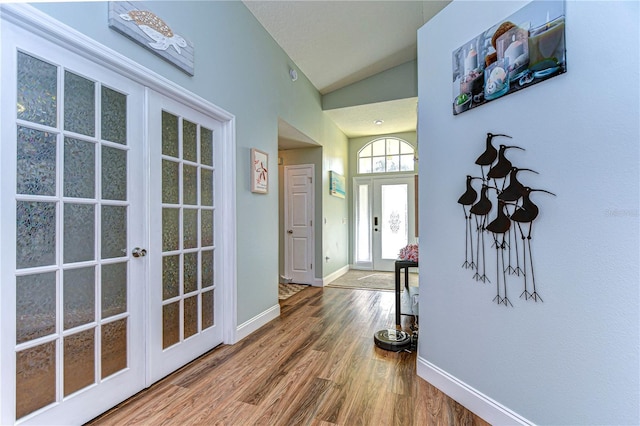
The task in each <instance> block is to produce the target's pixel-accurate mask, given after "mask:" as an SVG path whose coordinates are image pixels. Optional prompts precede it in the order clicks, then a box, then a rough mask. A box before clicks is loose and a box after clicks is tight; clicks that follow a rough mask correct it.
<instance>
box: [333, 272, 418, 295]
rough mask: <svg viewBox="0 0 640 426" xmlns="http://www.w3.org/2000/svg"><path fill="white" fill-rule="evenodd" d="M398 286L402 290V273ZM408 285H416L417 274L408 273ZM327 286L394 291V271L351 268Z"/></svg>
mask: <svg viewBox="0 0 640 426" xmlns="http://www.w3.org/2000/svg"><path fill="white" fill-rule="evenodd" d="M400 280H401V281H400V284H401V285H400V288H401V290H402V291H404V274H402V275H401V276H400ZM409 285H410V286H412V287H417V286H418V274H416V273H413V272H412V273H410V274H409ZM327 286H328V287H342V288H357V289H365V290H388V291H395V289H396V280H395V272H382V271H363V270H357V269H351V270H349V272H347V273H346V274H344V275H342V276H341V277H339V278H337V279H336V280H335V281H332V282H331V283H329V284H328V285H327Z"/></svg>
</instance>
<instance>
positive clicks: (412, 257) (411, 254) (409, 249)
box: [398, 244, 418, 263]
mask: <svg viewBox="0 0 640 426" xmlns="http://www.w3.org/2000/svg"><path fill="white" fill-rule="evenodd" d="M398 258H399V259H400V260H408V261H410V262H416V263H417V262H418V245H417V244H409V245H407V246H406V247H403V248H401V249H400V253H399V254H398Z"/></svg>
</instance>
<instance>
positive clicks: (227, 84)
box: [34, 1, 348, 324]
mask: <svg viewBox="0 0 640 426" xmlns="http://www.w3.org/2000/svg"><path fill="white" fill-rule="evenodd" d="M34 6H35V7H37V8H38V9H40V10H42V11H44V12H45V13H47V14H49V15H51V16H52V17H54V18H55V19H58V20H59V21H61V22H63V23H65V24H67V25H69V26H71V27H73V28H75V29H76V30H78V31H80V32H82V33H84V34H86V35H87V36H89V37H91V38H93V39H95V40H96V41H98V42H99V43H102V44H104V45H106V46H108V47H110V48H112V49H114V50H116V51H118V52H119V53H121V54H123V55H125V56H127V57H129V58H131V59H133V60H134V61H136V62H138V63H140V64H141V65H142V66H144V67H147V68H149V69H151V70H153V71H154V72H156V73H158V74H160V75H162V76H164V77H166V78H168V79H169V80H172V81H174V82H175V83H176V84H178V85H180V86H182V87H184V88H185V89H187V90H189V91H191V92H193V93H195V94H197V95H199V96H201V97H203V98H204V99H207V100H208V101H210V102H212V103H213V104H215V105H218V106H220V107H222V108H224V109H225V110H227V111H229V112H230V113H232V114H234V115H235V117H236V143H237V152H236V155H237V164H236V169H237V175H236V179H237V194H236V197H237V201H236V202H237V206H236V207H237V236H238V246H237V254H238V271H237V279H238V283H237V301H238V306H237V309H238V314H237V322H238V324H242V323H243V322H245V321H247V320H249V319H251V318H253V317H255V316H256V315H259V314H260V313H262V312H264V311H266V310H267V309H270V308H271V307H273V306H274V305H276V304H277V303H278V286H277V282H278V269H279V268H278V250H276V249H275V248H276V247H277V246H278V175H277V173H274V174H272V175H271V176H272V180H271V182H270V188H269V193H268V194H266V195H259V194H253V193H251V192H250V182H249V152H250V149H251V148H258V149H261V150H263V151H266V152H267V153H269V154H270V157H269V168H270V169H271V170H277V152H278V117H281V118H282V119H283V120H285V121H286V122H287V123H290V124H291V125H292V126H294V127H296V128H297V129H299V130H300V131H301V132H303V133H304V134H306V135H308V136H309V137H310V138H312V139H313V140H315V141H317V142H318V143H320V144H321V145H324V146H325V147H326V148H328V152H330V153H331V152H333V150H334V149H335V148H332V147H331V145H332V144H335V143H337V144H338V147H339V148H338V149H343V148H342V145H344V144H346V142H343V141H342V140H344V141H346V137H345V136H344V135H341V132H339V130H337V128H336V127H335V125H333V123H331V122H330V121H329V120H328V119H327V118H326V117H325V116H324V114H323V113H322V109H321V98H320V94H319V93H318V91H317V90H316V89H315V88H314V87H313V85H311V84H310V82H309V81H308V80H307V78H306V77H305V76H304V74H303V73H302V72H300V71H299V70H298V75H299V78H298V80H297V81H296V82H292V81H291V79H290V78H289V74H288V70H289V68H290V67H292V66H294V65H293V63H292V61H291V60H290V58H289V57H288V56H287V55H286V54H285V53H284V51H283V50H282V49H281V48H280V47H279V46H278V45H277V44H276V43H275V41H274V40H273V39H272V38H271V36H270V35H269V34H268V33H267V32H266V31H265V30H264V28H262V26H261V25H260V24H259V23H258V22H257V20H256V19H255V18H254V16H253V15H252V14H251V13H250V12H249V10H248V9H247V8H246V7H245V6H244V4H243V3H242V2H239V1H229V2H223V1H154V2H150V9H151V10H152V11H153V12H155V13H156V14H158V15H159V16H161V17H163V18H165V19H166V21H167V22H168V23H169V25H171V27H172V28H174V29H175V31H176V32H177V33H180V34H181V35H183V36H184V37H185V38H187V39H189V40H190V41H191V42H192V43H193V45H194V48H195V75H194V76H193V77H190V76H188V75H186V74H184V73H183V72H182V71H180V70H179V69H177V68H175V67H174V66H173V65H171V64H169V63H167V62H165V61H164V60H162V59H161V58H159V57H157V56H155V55H154V54H153V53H151V52H149V51H148V50H146V49H144V48H143V47H141V46H139V45H137V44H135V43H134V42H132V41H131V40H129V39H127V38H125V37H123V36H122V35H120V34H119V33H116V32H115V31H113V30H111V29H109V27H108V25H107V17H108V4H107V2H89V3H77V2H72V3H38V4H34ZM294 68H295V67H294ZM340 135H341V136H340ZM341 139H342V140H341ZM345 151H346V150H345ZM345 156H346V153H345ZM343 158H344V156H343ZM325 163H326V161H325ZM323 186H324V185H323ZM344 240H345V241H344V243H340V244H343V245H346V244H347V241H348V240H347V239H346V237H345V239H344Z"/></svg>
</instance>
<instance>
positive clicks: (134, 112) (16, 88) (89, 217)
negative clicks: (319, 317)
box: [0, 19, 235, 424]
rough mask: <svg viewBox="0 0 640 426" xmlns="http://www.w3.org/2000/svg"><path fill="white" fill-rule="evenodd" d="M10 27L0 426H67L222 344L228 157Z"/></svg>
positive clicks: (211, 141)
mask: <svg viewBox="0 0 640 426" xmlns="http://www.w3.org/2000/svg"><path fill="white" fill-rule="evenodd" d="M25 28H29V27H25V26H20V25H14V24H13V23H11V22H8V21H5V20H4V19H3V20H2V28H1V30H2V33H1V36H2V37H1V42H2V49H1V61H2V63H1V65H2V67H1V70H2V73H1V74H2V75H1V78H2V80H1V85H2V86H1V87H2V96H1V97H0V106H1V108H0V114H1V120H2V121H1V122H2V129H1V137H2V144H1V145H0V176H1V184H0V240H1V241H2V244H1V245H0V321H1V327H0V337H1V339H0V379H1V380H0V395H1V398H0V424H13V423H18V424H82V423H84V422H86V421H88V420H90V419H91V418H93V417H95V416H96V415H98V414H100V413H102V412H104V411H106V410H108V409H109V408H111V407H113V406H115V405H116V404H118V403H119V402H121V401H123V400H124V399H126V398H127V397H129V396H131V395H133V394H134V393H136V392H138V391H140V390H142V389H143V388H145V387H146V386H149V385H150V384H151V383H153V382H154V381H156V380H157V379H159V378H161V377H163V376H164V375H166V374H168V373H170V372H171V371H173V370H175V369H177V368H179V367H180V366H182V365H184V364H186V363H187V362H189V361H191V360H192V359H194V358H195V357H197V356H198V355H200V354H202V353H203V352H205V351H206V350H208V349H211V348H213V347H215V346H216V345H218V344H220V343H222V335H223V331H222V330H223V321H222V319H223V312H222V299H223V297H221V294H220V293H221V289H222V284H221V283H223V282H224V281H225V280H224V279H223V277H226V276H227V275H228V274H230V272H229V268H223V266H222V264H223V263H224V262H223V261H222V260H221V257H222V255H221V252H222V250H221V248H220V246H221V244H220V243H219V241H221V240H222V237H221V235H222V232H226V233H227V234H228V235H231V236H228V235H227V234H225V235H226V236H225V237H224V238H225V241H226V242H227V243H228V244H227V245H228V246H231V247H232V248H233V247H234V245H233V244H234V241H235V240H234V237H235V234H233V233H230V231H228V230H226V231H225V229H233V228H234V224H235V223H234V222H233V221H230V217H232V216H231V215H230V214H228V213H226V214H225V215H224V220H225V222H223V218H221V217H222V214H221V205H223V203H220V202H219V198H220V197H219V196H218V195H219V194H221V193H223V194H225V195H224V196H225V197H227V198H225V199H228V194H229V193H230V191H232V190H233V185H227V186H226V187H223V179H222V178H221V177H220V170H221V169H223V168H224V166H223V165H222V164H221V163H222V162H221V160H220V158H229V152H231V151H233V150H234V149H235V148H234V146H233V145H232V146H230V147H226V146H222V145H223V144H222V143H221V141H222V140H223V138H226V139H224V140H228V135H227V136H225V135H224V129H223V128H222V127H223V126H222V123H221V122H220V121H216V120H214V119H212V118H211V117H210V116H209V115H206V114H205V113H204V112H199V111H201V110H196V109H195V107H193V108H192V107H188V106H186V105H184V104H181V103H179V102H176V101H172V100H171V99H169V98H167V97H164V96H162V95H160V94H158V93H155V92H154V91H152V90H151V89H149V88H145V87H144V85H142V84H139V83H136V82H134V81H133V80H131V79H129V78H127V77H125V76H123V75H121V74H119V73H117V72H115V71H112V70H109V69H107V68H106V67H103V66H101V65H99V64H97V63H96V62H92V61H91V60H89V59H85V58H84V57H82V56H80V55H76V54H75V53H72V52H71V51H70V50H68V49H65V48H64V47H62V46H61V45H60V44H56V43H52V42H49V41H47V40H45V39H44V38H39V37H37V36H35V35H34V34H33V32H31V31H29V29H25ZM78 50H81V49H78ZM201 104H202V103H200V105H201ZM207 108H208V107H206V106H205V107H204V110H206V109H207ZM146 126H148V127H146ZM230 158H235V157H233V156H231V157H230ZM228 170H233V167H231V166H229V165H227V172H226V174H225V177H228V176H231V174H230V173H229V171H228ZM229 187H230V188H231V189H229ZM223 209H225V211H232V210H231V209H229V206H228V203H227V204H224V207H223ZM227 221H230V222H227ZM225 225H226V226H225ZM224 253H225V256H227V260H226V262H227V263H232V264H233V262H229V257H230V254H229V253H230V251H229V250H227V251H225V252H224ZM233 259H234V258H231V260H233ZM223 272H224V274H223ZM225 274H227V275H225ZM232 277H233V276H232ZM231 281H233V279H231ZM228 294H229V292H227V293H226V295H227V296H226V297H227V299H226V300H228V299H229V296H228ZM227 318H228V316H227Z"/></svg>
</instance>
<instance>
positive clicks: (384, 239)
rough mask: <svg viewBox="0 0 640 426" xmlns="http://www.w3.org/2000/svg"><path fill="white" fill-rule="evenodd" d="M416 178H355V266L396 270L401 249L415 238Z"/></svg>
mask: <svg viewBox="0 0 640 426" xmlns="http://www.w3.org/2000/svg"><path fill="white" fill-rule="evenodd" d="M414 185H415V178H414V175H410V176H393V177H356V178H354V191H353V194H354V215H355V228H354V230H355V233H354V234H355V235H354V241H355V252H354V266H355V267H357V268H361V269H372V270H375V271H393V270H394V263H395V261H396V260H397V258H398V253H399V252H400V249H401V248H402V247H404V246H406V245H407V244H413V243H415V241H416V237H415V188H414Z"/></svg>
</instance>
